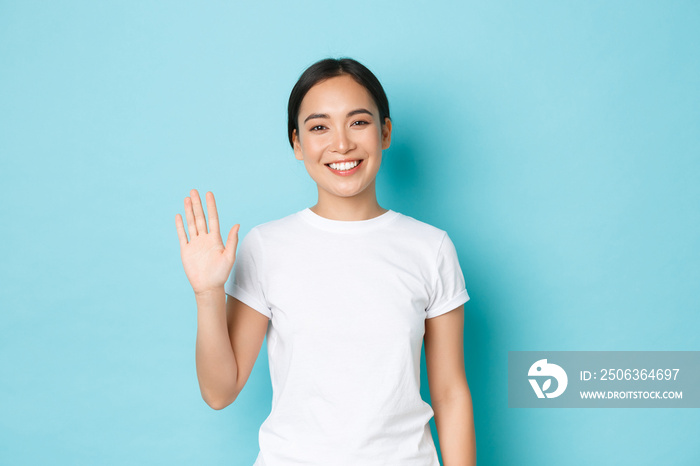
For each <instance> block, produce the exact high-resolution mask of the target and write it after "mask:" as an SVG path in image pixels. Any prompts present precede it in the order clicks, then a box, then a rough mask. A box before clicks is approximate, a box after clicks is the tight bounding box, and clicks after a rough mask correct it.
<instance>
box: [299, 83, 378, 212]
mask: <svg viewBox="0 0 700 466" xmlns="http://www.w3.org/2000/svg"><path fill="white" fill-rule="evenodd" d="M298 127H299V130H298V132H297V131H295V132H294V134H293V136H292V140H293V144H294V156H295V157H296V158H297V159H299V160H303V161H304V166H305V167H306V170H307V171H308V172H309V175H311V178H313V180H314V181H315V182H316V184H317V185H318V190H319V202H321V201H325V200H337V199H338V198H350V197H356V196H369V197H373V199H374V200H375V202H376V195H375V191H374V181H375V178H376V176H377V171H378V170H379V166H380V165H381V162H382V150H383V149H387V148H388V147H389V144H390V142H391V121H390V120H389V119H388V118H387V119H386V121H385V122H384V124H382V122H381V121H380V119H379V110H378V109H377V105H376V104H375V103H374V100H373V99H372V96H371V95H370V94H369V92H368V91H367V89H365V88H364V87H363V86H362V85H361V84H359V83H357V81H355V80H354V79H353V78H352V77H350V76H346V75H344V76H338V77H335V78H330V79H327V80H325V81H322V82H320V83H318V84H316V85H315V86H313V87H312V88H311V89H310V90H309V92H307V93H306V95H305V96H304V99H303V100H302V102H301V106H300V107H299V119H298Z"/></svg>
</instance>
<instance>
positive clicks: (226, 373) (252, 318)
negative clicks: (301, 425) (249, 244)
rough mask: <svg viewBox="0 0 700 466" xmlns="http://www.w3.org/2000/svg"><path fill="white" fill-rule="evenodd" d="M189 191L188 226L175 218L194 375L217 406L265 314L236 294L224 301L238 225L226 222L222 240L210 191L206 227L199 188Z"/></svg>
mask: <svg viewBox="0 0 700 466" xmlns="http://www.w3.org/2000/svg"><path fill="white" fill-rule="evenodd" d="M190 196H191V198H190V197H187V198H185V216H186V218H187V232H185V226H184V223H183V221H182V216H180V214H178V215H177V216H176V217H175V224H176V227H177V234H178V238H179V239H180V256H181V257H182V265H183V267H184V269H185V274H186V275H187V279H188V280H189V281H190V285H192V289H193V291H194V294H195V299H196V301H197V343H196V362H197V378H198V380H199V388H200V391H201V393H202V398H204V401H206V402H207V404H208V405H209V406H211V407H212V408H214V409H222V408H224V407H226V406H228V405H229V404H231V403H232V402H233V401H234V400H235V399H236V397H237V396H238V394H239V393H240V391H241V390H242V389H243V385H245V382H246V380H248V376H249V375H250V371H251V370H252V368H253V364H255V360H256V359H257V357H258V353H259V352H260V347H261V346H262V341H263V338H264V336H265V332H266V331H267V322H268V319H267V317H265V316H263V315H262V314H260V313H259V312H257V311H255V310H253V309H251V308H250V307H248V306H246V305H245V304H243V303H241V302H240V301H238V300H236V299H233V298H230V299H229V300H228V303H226V294H225V292H224V284H225V283H226V280H227V279H228V276H229V274H230V273H231V269H232V268H233V264H234V262H235V260H236V246H237V245H238V225H235V226H234V227H233V228H231V231H230V232H229V235H228V238H227V240H226V245H225V246H224V244H223V242H222V240H221V234H220V233H219V217H218V213H217V211H216V203H215V201H214V195H213V194H212V193H207V211H208V215H209V227H210V228H209V229H207V222H206V218H205V216H204V210H203V208H202V202H201V200H200V198H199V193H198V192H197V191H196V190H194V189H193V190H192V191H191V192H190ZM187 233H189V239H188V235H187Z"/></svg>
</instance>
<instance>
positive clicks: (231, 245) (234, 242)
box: [225, 224, 241, 262]
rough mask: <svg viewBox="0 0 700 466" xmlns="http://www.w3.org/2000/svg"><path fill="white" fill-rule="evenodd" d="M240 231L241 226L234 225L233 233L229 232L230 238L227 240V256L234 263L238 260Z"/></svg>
mask: <svg viewBox="0 0 700 466" xmlns="http://www.w3.org/2000/svg"><path fill="white" fill-rule="evenodd" d="M240 229H241V226H240V225H238V224H236V225H234V226H233V228H231V231H229V232H228V238H226V251H225V254H226V255H227V256H228V258H229V260H231V261H232V262H233V261H234V260H235V259H236V247H237V246H238V230H240Z"/></svg>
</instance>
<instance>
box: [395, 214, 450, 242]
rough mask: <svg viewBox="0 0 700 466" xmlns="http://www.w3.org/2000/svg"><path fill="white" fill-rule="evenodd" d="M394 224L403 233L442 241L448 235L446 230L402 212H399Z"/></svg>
mask: <svg viewBox="0 0 700 466" xmlns="http://www.w3.org/2000/svg"><path fill="white" fill-rule="evenodd" d="M394 225H395V227H396V228H397V229H400V230H401V232H402V233H403V234H413V235H415V236H419V237H422V238H424V239H436V240H438V241H440V240H442V238H444V237H445V235H447V232H446V231H445V230H442V229H440V228H438V227H436V226H433V225H431V224H429V223H426V222H424V221H422V220H418V219H417V218H414V217H411V216H409V215H405V214H402V213H399V215H398V216H397V218H396V222H395V223H394Z"/></svg>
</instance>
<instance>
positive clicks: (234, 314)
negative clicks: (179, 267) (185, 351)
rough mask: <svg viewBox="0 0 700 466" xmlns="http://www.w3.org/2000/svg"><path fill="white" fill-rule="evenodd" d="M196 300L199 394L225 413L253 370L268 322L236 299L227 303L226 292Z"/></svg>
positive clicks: (220, 291) (211, 294)
mask: <svg viewBox="0 0 700 466" xmlns="http://www.w3.org/2000/svg"><path fill="white" fill-rule="evenodd" d="M196 299H197V343H196V362H197V379H198V380H199V390H200V392H201V393H202V398H203V399H204V401H205V402H206V403H207V404H208V405H209V406H211V407H212V408H214V409H223V408H225V407H226V406H228V405H230V404H231V403H233V402H234V401H235V400H236V397H238V394H239V393H240V392H241V390H243V386H244V385H245V383H246V382H247V380H248V377H249V376H250V373H251V371H252V370H253V366H254V365H255V361H256V359H257V358H258V354H259V353H260V348H261V346H262V342H263V339H264V338H265V332H267V324H268V318H267V317H265V316H264V315H262V314H260V313H259V312H258V311H256V310H255V309H253V308H251V307H249V306H247V305H246V304H243V303H242V302H240V301H239V300H237V299H235V298H232V297H230V296H229V297H228V300H226V295H225V293H224V290H223V288H221V289H220V290H216V291H213V292H211V293H206V294H203V295H197V297H196ZM225 300H226V304H225V305H224V301H225ZM224 307H225V308H226V309H225V310H224Z"/></svg>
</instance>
